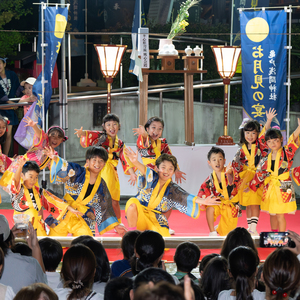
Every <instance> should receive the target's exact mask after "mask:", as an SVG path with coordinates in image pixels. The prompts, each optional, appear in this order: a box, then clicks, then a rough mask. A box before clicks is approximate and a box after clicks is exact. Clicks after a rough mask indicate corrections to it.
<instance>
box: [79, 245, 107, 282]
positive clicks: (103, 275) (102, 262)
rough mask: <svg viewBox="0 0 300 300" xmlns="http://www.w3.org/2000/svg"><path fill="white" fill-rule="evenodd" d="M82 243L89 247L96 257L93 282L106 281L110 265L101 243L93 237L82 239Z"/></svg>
mask: <svg viewBox="0 0 300 300" xmlns="http://www.w3.org/2000/svg"><path fill="white" fill-rule="evenodd" d="M82 243H83V244H84V245H86V246H87V247H89V248H90V249H91V250H92V251H93V253H94V255H95V257H96V262H97V267H96V273H95V277H94V282H107V281H108V280H109V275H110V265H109V260H108V257H107V254H106V251H105V249H104V247H103V245H102V244H101V243H100V242H98V241H96V240H94V239H93V240H84V241H83V242H82Z"/></svg>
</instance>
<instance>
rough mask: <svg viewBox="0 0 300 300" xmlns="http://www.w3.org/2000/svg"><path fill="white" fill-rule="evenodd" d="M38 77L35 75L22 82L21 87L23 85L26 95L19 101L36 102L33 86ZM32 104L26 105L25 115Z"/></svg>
mask: <svg viewBox="0 0 300 300" xmlns="http://www.w3.org/2000/svg"><path fill="white" fill-rule="evenodd" d="M35 81H36V79H35V78H34V77H28V78H27V79H26V80H23V81H22V82H21V85H20V87H23V93H24V96H23V97H22V98H21V99H20V101H19V102H34V101H35V100H36V97H35V96H34V95H33V94H32V87H33V85H34V83H35ZM29 108H30V106H24V116H25V115H26V113H27V112H28V110H29Z"/></svg>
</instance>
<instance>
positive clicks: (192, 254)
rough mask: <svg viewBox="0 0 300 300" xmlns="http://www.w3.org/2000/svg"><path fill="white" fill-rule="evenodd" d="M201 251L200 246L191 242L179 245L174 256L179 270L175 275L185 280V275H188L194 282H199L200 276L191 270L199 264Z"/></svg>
mask: <svg viewBox="0 0 300 300" xmlns="http://www.w3.org/2000/svg"><path fill="white" fill-rule="evenodd" d="M200 253H201V252H200V249H199V247H198V246H197V245H196V244H194V243H191V242H184V243H181V244H179V245H178V246H177V248H176V252H175V256H174V262H175V264H176V267H177V272H176V273H175V274H174V276H175V277H177V278H178V280H179V281H180V280H183V277H184V276H185V275H188V276H189V277H190V278H191V280H193V282H194V283H196V284H198V278H196V277H195V276H194V275H193V274H192V273H191V271H192V270H193V269H194V268H196V267H197V266H198V264H199V259H200Z"/></svg>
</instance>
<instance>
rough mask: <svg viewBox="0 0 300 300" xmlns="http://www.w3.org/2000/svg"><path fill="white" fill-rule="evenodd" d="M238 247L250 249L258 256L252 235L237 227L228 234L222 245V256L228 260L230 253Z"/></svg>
mask: <svg viewBox="0 0 300 300" xmlns="http://www.w3.org/2000/svg"><path fill="white" fill-rule="evenodd" d="M238 246H246V247H250V248H251V249H253V250H254V252H255V253H256V255H257V256H258V252H257V249H256V247H255V245H254V242H253V239H252V237H251V234H250V233H249V232H248V231H247V229H245V228H242V227H237V228H235V229H234V230H232V231H230V232H229V233H228V235H227V237H226V239H225V240H224V243H223V245H222V249H221V255H222V256H224V257H225V258H226V259H227V258H228V255H229V253H230V251H231V250H233V249H234V248H236V247H238Z"/></svg>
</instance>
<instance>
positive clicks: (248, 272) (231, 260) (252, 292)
mask: <svg viewBox="0 0 300 300" xmlns="http://www.w3.org/2000/svg"><path fill="white" fill-rule="evenodd" d="M258 264H259V259H258V256H257V254H256V253H255V251H254V250H253V249H252V248H250V247H245V246H239V247H237V248H235V249H233V250H232V251H231V252H230V253H229V257H228V272H229V274H230V276H232V278H233V286H234V289H230V290H227V291H222V292H221V293H220V294H219V297H218V300H225V299H226V300H236V299H240V300H246V299H251V298H252V299H253V300H264V299H265V293H264V292H259V291H258V290H256V289H255V283H254V282H255V275H256V271H257V266H258Z"/></svg>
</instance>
